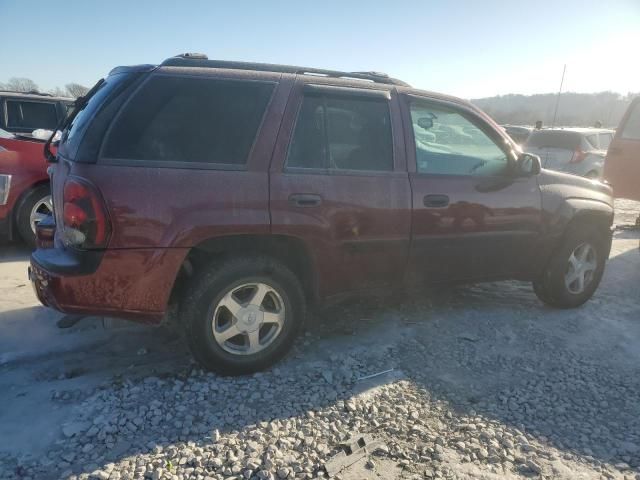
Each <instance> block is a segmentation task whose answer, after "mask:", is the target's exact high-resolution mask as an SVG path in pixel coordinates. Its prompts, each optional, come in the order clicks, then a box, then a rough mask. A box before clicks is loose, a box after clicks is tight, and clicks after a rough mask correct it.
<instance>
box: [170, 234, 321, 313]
mask: <svg viewBox="0 0 640 480" xmlns="http://www.w3.org/2000/svg"><path fill="white" fill-rule="evenodd" d="M241 255H256V256H268V257H271V258H273V259H274V260H277V261H279V262H281V263H282V264H283V265H285V266H286V267H287V268H289V269H290V270H291V271H292V272H293V273H294V274H295V275H296V277H297V278H298V279H299V280H300V283H301V285H302V288H303V291H304V294H305V298H306V299H307V301H308V302H309V303H314V302H315V301H316V300H317V291H318V290H317V279H316V274H315V267H314V261H313V258H312V256H311V253H310V251H309V249H308V248H307V246H306V245H305V244H304V242H303V241H302V240H300V239H299V238H296V237H292V236H286V235H271V234H266V235H254V234H247V235H229V236H222V237H214V238H209V239H207V240H204V241H202V242H200V243H199V244H197V245H195V246H194V247H192V248H191V249H190V250H189V253H188V254H187V256H186V257H185V259H184V261H183V262H182V265H181V267H180V269H179V271H178V275H177V277H176V280H175V282H174V285H173V288H172V290H171V294H170V297H169V310H170V311H171V310H174V311H175V309H176V308H179V307H178V305H179V303H180V300H181V299H182V298H184V295H185V290H186V288H188V286H189V284H190V280H191V279H192V278H194V277H196V276H197V275H198V274H199V273H200V272H201V271H203V270H205V269H207V268H210V267H211V265H212V264H215V263H217V262H220V261H224V260H225V259H228V258H233V257H236V256H241Z"/></svg>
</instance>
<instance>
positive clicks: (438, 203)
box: [424, 195, 449, 208]
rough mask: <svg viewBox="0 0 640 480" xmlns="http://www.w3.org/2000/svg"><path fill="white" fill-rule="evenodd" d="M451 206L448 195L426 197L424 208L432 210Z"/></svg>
mask: <svg viewBox="0 0 640 480" xmlns="http://www.w3.org/2000/svg"><path fill="white" fill-rule="evenodd" d="M448 205H449V196H448V195H425V197H424V206H425V207H432V208H443V207H446V206H448Z"/></svg>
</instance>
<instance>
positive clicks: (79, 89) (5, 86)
mask: <svg viewBox="0 0 640 480" xmlns="http://www.w3.org/2000/svg"><path fill="white" fill-rule="evenodd" d="M0 90H5V91H9V92H22V93H29V92H32V93H33V92H35V93H48V94H50V95H54V96H56V97H73V98H78V97H81V96H82V95H84V94H85V93H87V92H88V91H89V89H88V88H87V87H85V86H84V85H80V84H79V83H67V84H66V85H65V86H64V88H61V87H56V88H53V89H51V90H47V91H44V92H43V91H41V90H40V88H39V87H38V84H37V83H36V82H34V81H33V80H31V79H30V78H22V77H13V78H10V79H9V81H8V82H7V83H2V82H0Z"/></svg>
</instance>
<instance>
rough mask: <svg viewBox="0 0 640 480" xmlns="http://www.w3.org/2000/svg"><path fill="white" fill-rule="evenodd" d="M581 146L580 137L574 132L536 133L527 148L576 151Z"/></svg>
mask: <svg viewBox="0 0 640 480" xmlns="http://www.w3.org/2000/svg"><path fill="white" fill-rule="evenodd" d="M579 146H580V135H579V134H578V133H574V132H558V131H548V132H546V131H544V130H542V131H534V132H532V133H531V136H529V139H528V140H527V147H534V148H562V149H565V150H576V149H577V148H578V147H579Z"/></svg>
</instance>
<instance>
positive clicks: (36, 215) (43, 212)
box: [29, 195, 53, 233]
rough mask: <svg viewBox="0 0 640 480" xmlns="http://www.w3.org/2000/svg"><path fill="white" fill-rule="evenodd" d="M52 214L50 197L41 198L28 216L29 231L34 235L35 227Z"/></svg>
mask: <svg viewBox="0 0 640 480" xmlns="http://www.w3.org/2000/svg"><path fill="white" fill-rule="evenodd" d="M52 214H53V201H52V200H51V195H47V196H46V197H43V198H41V199H40V200H38V201H37V202H36V204H35V205H34V206H33V208H32V209H31V215H29V221H30V224H31V231H32V232H33V233H36V225H37V224H38V223H40V222H41V221H42V220H44V219H45V217H47V216H48V215H52Z"/></svg>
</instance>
